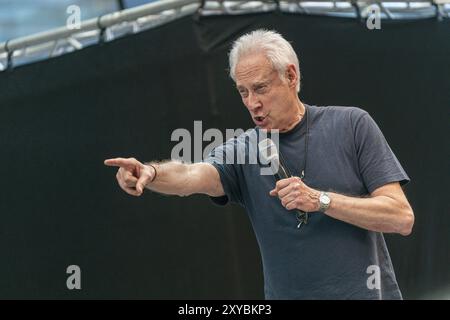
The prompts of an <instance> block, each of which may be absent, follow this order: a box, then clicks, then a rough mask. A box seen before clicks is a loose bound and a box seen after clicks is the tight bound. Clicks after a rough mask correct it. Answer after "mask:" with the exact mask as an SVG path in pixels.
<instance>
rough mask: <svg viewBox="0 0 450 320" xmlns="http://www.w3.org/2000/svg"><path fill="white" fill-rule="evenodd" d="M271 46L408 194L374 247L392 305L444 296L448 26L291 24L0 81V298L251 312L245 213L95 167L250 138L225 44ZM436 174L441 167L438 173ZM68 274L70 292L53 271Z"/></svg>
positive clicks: (124, 52)
mask: <svg viewBox="0 0 450 320" xmlns="http://www.w3.org/2000/svg"><path fill="white" fill-rule="evenodd" d="M261 27H264V28H268V29H276V30H278V31H279V32H281V33H282V34H283V35H284V36H285V37H286V38H287V39H289V40H290V41H292V44H293V46H294V48H295V49H296V51H297V52H298V54H299V58H300V67H301V72H302V89H301V92H300V97H301V99H302V101H304V102H306V103H308V104H315V105H348V106H358V107H361V108H363V109H365V110H367V111H369V112H370V114H371V115H372V116H373V117H374V119H375V120H376V121H377V123H378V125H379V126H380V128H381V129H382V131H383V133H384V134H385V136H386V138H387V140H388V142H389V144H390V146H391V147H392V149H393V151H394V152H395V153H396V155H397V157H398V158H399V160H400V162H401V163H402V165H403V166H404V168H405V170H406V171H407V173H408V174H409V175H410V177H411V178H412V182H411V183H410V184H409V185H408V186H407V187H406V189H405V192H406V194H407V196H408V198H409V200H410V202H411V204H412V206H413V208H414V211H415V214H416V223H415V227H414V231H413V234H412V235H411V236H409V237H402V236H400V235H386V238H387V241H388V246H389V249H390V253H391V256H392V260H393V263H394V267H395V270H396V273H397V277H398V281H399V284H400V287H401V289H402V291H403V294H404V296H405V298H421V297H424V296H429V295H431V294H434V293H435V292H437V291H439V290H442V289H444V288H445V287H446V286H448V285H449V284H450V272H449V269H448V266H449V265H450V250H449V243H450V232H449V231H450V229H449V225H450V224H449V223H450V218H449V215H448V214H449V206H448V202H447V193H448V187H447V183H446V180H445V178H447V177H448V176H449V166H448V159H449V152H448V151H449V149H448V137H449V131H448V115H449V114H448V110H449V106H450V80H449V75H450V41H448V39H449V36H450V24H449V23H448V21H442V22H438V21H436V20H423V21H414V22H404V21H403V22H399V21H396V22H388V21H382V24H381V30H368V29H367V28H366V27H365V24H364V23H360V22H358V21H357V20H353V19H339V18H330V17H314V16H303V15H289V14H279V13H270V14H258V15H245V16H234V17H208V18H204V17H203V18H198V17H185V18H183V19H180V20H177V21H174V22H171V23H170V24H167V25H164V26H161V27H158V28H155V29H152V30H149V31H146V32H143V33H140V34H136V35H131V36H127V37H125V38H122V39H119V40H116V41H113V42H110V43H106V44H102V45H96V46H92V47H89V48H86V49H83V50H80V51H77V52H74V53H71V54H67V55H64V56H61V57H58V58H54V59H51V60H47V61H43V62H38V63H34V64H30V65H26V66H22V67H18V68H16V69H13V70H9V71H6V72H2V73H0V147H1V165H0V174H1V177H2V183H1V193H0V194H1V201H0V212H1V223H0V234H1V239H0V251H1V253H2V263H1V264H0V297H1V298H75V299H76V298H87V299H89V298H150V299H175V298H182V299H208V298H210V299H216V298H223V299H229V298H237V299H240V298H248V299H258V298H263V278H262V272H261V268H262V266H261V262H260V256H259V252H258V248H257V244H256V241H255V237H254V235H253V233H252V230H251V226H250V224H249V221H248V219H247V217H246V214H245V211H244V210H243V209H241V208H239V207H236V206H228V207H224V208H221V207H217V206H215V205H213V204H212V203H211V202H210V201H209V200H208V198H207V197H205V196H200V195H197V196H192V197H189V198H178V197H167V196H162V195H157V194H154V193H153V194H152V193H150V192H147V193H146V194H145V195H144V196H142V197H140V198H135V197H131V196H128V195H127V194H125V193H124V192H122V191H121V190H120V189H119V187H118V186H117V184H116V181H115V170H114V169H111V168H107V167H105V166H104V165H103V160H104V159H106V158H109V157H116V156H124V157H131V156H133V157H136V158H137V159H140V160H142V161H147V160H153V159H167V158H169V157H170V152H171V149H172V147H173V146H174V145H175V144H176V143H177V142H176V141H171V133H172V132H173V131H174V130H175V129H176V128H186V129H188V130H189V131H191V132H193V126H194V125H193V122H194V121H195V120H202V121H203V130H206V129H207V128H220V129H223V130H224V129H225V128H243V129H247V128H250V127H252V123H251V119H250V118H249V117H248V114H247V111H246V110H245V108H244V106H243V105H242V103H241V101H240V99H239V96H238V94H237V92H236V91H235V89H234V86H233V82H232V81H231V79H230V78H229V77H228V75H227V69H228V65H227V51H228V50H229V46H230V43H231V41H233V40H234V39H236V38H237V37H238V36H239V35H242V34H243V33H245V32H247V31H250V30H254V29H256V28H261ZM445 159H447V160H445ZM69 265H78V266H80V268H81V275H82V276H81V284H82V289H81V290H72V291H71V290H68V289H67V287H66V278H67V277H68V276H69V275H68V274H66V268H67V266H69Z"/></svg>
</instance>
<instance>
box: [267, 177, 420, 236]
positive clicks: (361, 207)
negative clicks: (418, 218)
mask: <svg viewBox="0 0 450 320" xmlns="http://www.w3.org/2000/svg"><path fill="white" fill-rule="evenodd" d="M319 194H320V191H318V190H315V189H313V188H310V187H308V186H307V185H306V184H305V183H303V182H302V181H301V180H300V179H299V178H298V177H292V178H289V179H283V180H280V181H278V182H277V185H276V188H275V189H273V190H272V191H271V192H270V195H272V196H278V197H279V198H280V200H281V204H282V205H283V206H284V207H285V208H286V209H288V210H293V209H300V210H303V211H306V212H311V211H317V210H319V207H320V205H319ZM328 194H329V196H330V198H331V203H330V207H329V208H328V209H327V210H326V211H325V214H326V215H328V216H330V217H333V218H335V219H339V220H342V221H345V222H347V223H351V224H353V225H356V226H358V227H361V228H364V229H367V230H372V231H378V232H386V233H388V232H391V233H400V234H402V235H405V236H406V235H409V234H410V233H411V231H412V227H413V224H414V213H413V210H412V208H411V206H410V204H409V202H408V200H407V199H406V196H405V194H404V193H403V190H402V188H401V187H400V184H399V183H398V182H393V183H388V184H386V185H384V186H381V187H379V188H377V189H376V190H374V191H373V192H372V193H371V194H370V197H367V198H357V197H349V196H344V195H342V194H338V193H331V192H329V193H328Z"/></svg>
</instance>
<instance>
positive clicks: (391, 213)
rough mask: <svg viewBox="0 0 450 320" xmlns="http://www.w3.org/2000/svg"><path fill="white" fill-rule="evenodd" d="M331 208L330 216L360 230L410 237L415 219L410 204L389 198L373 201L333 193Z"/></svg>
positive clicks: (329, 210)
mask: <svg viewBox="0 0 450 320" xmlns="http://www.w3.org/2000/svg"><path fill="white" fill-rule="evenodd" d="M329 195H330V198H331V204H330V207H329V208H328V209H327V210H326V211H325V214H327V215H328V216H330V217H333V218H335V219H339V220H342V221H345V222H348V223H351V224H353V225H356V226H358V227H361V228H364V229H368V230H372V231H378V232H386V233H400V234H402V235H408V234H409V233H411V228H412V224H413V220H414V216H413V214H412V210H411V207H410V206H409V204H408V203H407V202H406V203H405V202H403V201H399V200H398V199H395V198H391V197H389V196H386V195H379V196H373V197H370V198H357V197H348V196H344V195H341V194H337V193H329Z"/></svg>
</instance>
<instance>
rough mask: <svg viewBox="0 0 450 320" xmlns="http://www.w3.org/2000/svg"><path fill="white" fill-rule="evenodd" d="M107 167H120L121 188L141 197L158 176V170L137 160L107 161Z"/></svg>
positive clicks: (118, 172)
mask: <svg viewBox="0 0 450 320" xmlns="http://www.w3.org/2000/svg"><path fill="white" fill-rule="evenodd" d="M104 163H105V165H107V166H110V167H119V170H118V171H117V174H116V178H117V182H118V183H119V186H120V187H121V188H122V189H123V190H124V191H125V192H126V193H128V194H131V195H133V196H136V197H139V196H140V195H142V193H143V192H144V188H145V186H146V185H147V184H148V183H149V182H152V181H153V179H154V177H155V176H156V169H155V168H154V167H152V166H148V165H144V164H142V163H141V162H139V161H138V160H136V159H135V158H127V159H125V158H115V159H107V160H105V162H104Z"/></svg>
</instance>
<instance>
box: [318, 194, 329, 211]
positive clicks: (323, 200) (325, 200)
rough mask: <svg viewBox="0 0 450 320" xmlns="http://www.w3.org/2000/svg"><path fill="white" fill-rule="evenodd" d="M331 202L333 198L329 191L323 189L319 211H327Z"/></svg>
mask: <svg viewBox="0 0 450 320" xmlns="http://www.w3.org/2000/svg"><path fill="white" fill-rule="evenodd" d="M330 202H331V199H330V196H329V195H328V193H326V192H324V191H321V192H320V195H319V205H320V207H319V211H320V212H325V211H326V210H327V209H328V207H329V206H330Z"/></svg>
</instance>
